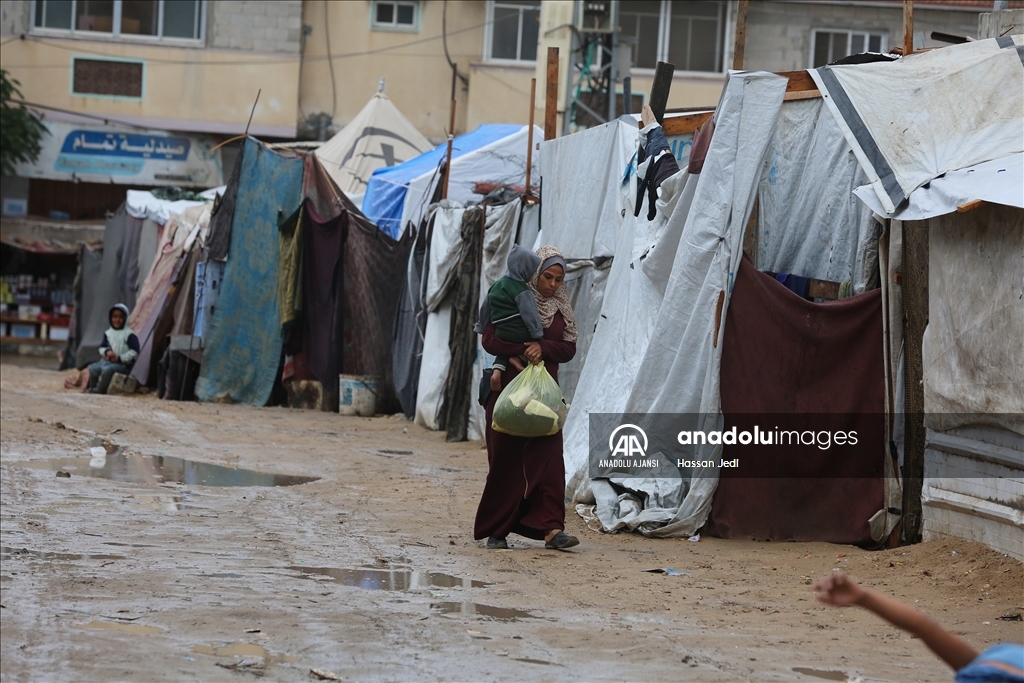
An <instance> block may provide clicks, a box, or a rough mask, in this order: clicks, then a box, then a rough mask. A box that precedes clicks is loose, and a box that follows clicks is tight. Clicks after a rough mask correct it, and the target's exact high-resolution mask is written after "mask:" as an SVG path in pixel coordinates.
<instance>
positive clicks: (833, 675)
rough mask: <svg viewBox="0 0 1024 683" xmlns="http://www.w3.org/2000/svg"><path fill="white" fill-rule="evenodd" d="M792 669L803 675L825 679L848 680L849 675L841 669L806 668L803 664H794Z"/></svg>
mask: <svg viewBox="0 0 1024 683" xmlns="http://www.w3.org/2000/svg"><path fill="white" fill-rule="evenodd" d="M793 671H795V672H797V673H798V674H803V675H804V676H813V677H814V678H820V679H822V680H826V681H848V680H850V677H849V676H847V675H846V674H844V673H843V672H842V671H827V670H823V669H808V668H806V667H803V666H794V667H793Z"/></svg>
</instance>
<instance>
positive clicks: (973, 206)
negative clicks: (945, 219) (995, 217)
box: [956, 199, 985, 213]
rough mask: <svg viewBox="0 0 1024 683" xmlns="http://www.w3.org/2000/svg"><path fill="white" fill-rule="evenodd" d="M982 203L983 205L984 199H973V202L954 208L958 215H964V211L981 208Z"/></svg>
mask: <svg viewBox="0 0 1024 683" xmlns="http://www.w3.org/2000/svg"><path fill="white" fill-rule="evenodd" d="M984 203H985V200H984V199H975V200H973V201H969V202H964V203H963V204H961V205H960V206H958V207H956V210H957V211H958V212H960V213H964V212H965V211H973V210H974V209H977V208H978V207H979V206H981V205H982V204H984Z"/></svg>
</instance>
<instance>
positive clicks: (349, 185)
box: [315, 92, 433, 196]
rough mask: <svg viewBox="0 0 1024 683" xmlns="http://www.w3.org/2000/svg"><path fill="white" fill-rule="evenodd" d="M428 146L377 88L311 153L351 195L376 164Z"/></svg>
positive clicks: (361, 189) (392, 161)
mask: <svg viewBox="0 0 1024 683" xmlns="http://www.w3.org/2000/svg"><path fill="white" fill-rule="evenodd" d="M431 147H433V145H431V144H430V141H429V140H427V139H426V138H425V137H423V135H422V134H421V133H420V132H419V131H418V130H416V127H415V126H413V125H412V123H410V122H409V119H407V118H405V116H403V115H402V112H400V111H398V107H396V106H395V104H394V103H393V102H392V101H391V100H390V99H389V98H388V96H387V95H385V94H384V93H382V92H378V93H375V94H374V96H373V97H371V98H370V101H369V102H367V103H366V106H365V107H363V108H362V110H360V112H359V113H358V114H356V117H355V118H354V119H352V121H350V122H349V124H348V125H347V126H345V127H344V128H342V129H341V130H340V131H338V134H337V135H335V136H334V137H332V138H331V139H330V140H328V141H327V142H325V143H324V144H323V145H321V146H320V147H319V148H318V149H317V150H316V152H315V154H316V157H317V159H319V160H320V162H321V163H322V164H323V165H324V168H325V169H327V172H328V173H329V174H330V176H331V178H333V179H334V182H336V183H337V184H338V187H340V188H341V190H342V191H343V192H344V193H345V194H347V195H350V196H352V195H360V194H362V193H364V192H366V184H367V183H368V182H369V180H370V175H371V174H373V172H374V171H375V170H377V169H378V168H382V167H385V166H394V165H396V164H400V163H402V162H403V161H408V160H409V159H412V158H413V157H415V156H418V155H420V154H422V153H423V152H426V151H427V150H428V149H430V148H431Z"/></svg>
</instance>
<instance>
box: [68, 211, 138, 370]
mask: <svg viewBox="0 0 1024 683" xmlns="http://www.w3.org/2000/svg"><path fill="white" fill-rule="evenodd" d="M127 220H128V215H127V213H126V212H125V209H124V205H123V204H122V205H121V207H119V208H118V210H117V211H116V212H115V213H114V215H113V216H111V217H110V218H108V219H107V227H106V229H105V230H104V231H103V251H102V254H100V253H97V252H95V251H92V250H90V249H88V248H87V247H83V249H82V251H81V252H80V255H79V263H80V264H81V267H82V274H81V277H82V293H81V299H80V300H79V301H76V302H75V304H76V305H75V310H76V311H79V312H80V313H78V314H77V315H79V316H80V317H79V324H78V325H77V328H76V329H77V332H76V337H77V339H76V340H75V341H76V342H77V348H76V349H75V362H76V363H77V365H78V367H79V368H84V367H85V366H86V365H88V364H89V363H95V362H96V361H98V360H99V359H100V354H99V348H100V344H102V343H103V334H104V333H105V332H106V331H107V328H108V327H110V321H109V319H108V314H109V312H110V308H111V306H113V305H114V304H116V303H121V296H122V292H121V285H120V282H119V278H118V272H119V271H120V269H121V262H120V258H121V251H122V245H123V243H124V235H125V223H126V222H127ZM97 257H98V258H97Z"/></svg>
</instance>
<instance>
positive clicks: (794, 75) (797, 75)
mask: <svg viewBox="0 0 1024 683" xmlns="http://www.w3.org/2000/svg"><path fill="white" fill-rule="evenodd" d="M775 75H776V76H783V77H785V78H788V79H789V83H787V84H786V92H793V91H795V90H817V89H818V84H817V83H815V82H814V79H813V78H811V75H810V74H809V73H807V71H806V69H801V70H800V71H776V72H775Z"/></svg>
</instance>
